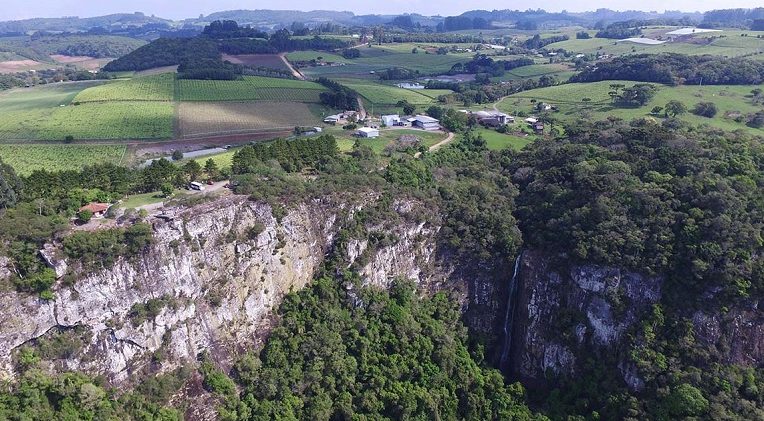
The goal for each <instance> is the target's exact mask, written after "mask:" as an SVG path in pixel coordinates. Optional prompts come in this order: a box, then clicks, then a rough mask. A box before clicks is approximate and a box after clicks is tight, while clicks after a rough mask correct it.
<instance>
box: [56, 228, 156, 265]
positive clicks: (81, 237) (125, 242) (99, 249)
mask: <svg viewBox="0 0 764 421" xmlns="http://www.w3.org/2000/svg"><path fill="white" fill-rule="evenodd" d="M151 241H152V229H151V226H150V225H148V224H143V223H138V224H134V225H131V226H130V227H128V228H113V229H108V230H101V231H95V232H76V233H74V234H72V235H69V236H67V237H66V238H64V241H63V250H64V254H66V256H67V257H69V258H71V259H75V261H76V262H78V263H79V264H81V265H82V266H83V267H85V268H94V267H96V266H97V267H101V268H104V267H109V266H111V265H113V264H114V262H115V261H116V260H117V259H118V258H120V257H133V256H136V255H138V254H140V252H141V251H142V250H144V249H145V248H146V247H147V246H148V245H149V244H151Z"/></svg>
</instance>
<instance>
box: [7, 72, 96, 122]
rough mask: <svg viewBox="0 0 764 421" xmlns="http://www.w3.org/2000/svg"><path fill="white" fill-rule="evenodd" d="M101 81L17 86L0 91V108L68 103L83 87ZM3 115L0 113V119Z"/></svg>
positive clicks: (31, 108) (9, 108) (37, 106)
mask: <svg viewBox="0 0 764 421" xmlns="http://www.w3.org/2000/svg"><path fill="white" fill-rule="evenodd" d="M102 83H103V82H102V81H98V82H96V81H92V82H91V81H88V82H72V83H57V84H50V85H40V86H35V87H34V88H19V89H13V90H10V91H6V92H2V93H0V110H2V111H3V112H4V113H7V112H12V111H25V110H36V109H42V108H53V107H58V106H59V105H68V104H70V103H71V102H72V100H73V99H74V98H75V97H76V96H77V94H79V93H80V91H82V90H83V89H86V88H88V87H92V86H97V85H100V84H102ZM2 119H3V116H2V115H1V114H0V121H2Z"/></svg>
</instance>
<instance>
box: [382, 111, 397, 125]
mask: <svg viewBox="0 0 764 421" xmlns="http://www.w3.org/2000/svg"><path fill="white" fill-rule="evenodd" d="M382 123H383V124H384V125H385V126H387V127H393V126H398V125H400V124H401V116H399V115H398V114H390V115H383V116H382Z"/></svg>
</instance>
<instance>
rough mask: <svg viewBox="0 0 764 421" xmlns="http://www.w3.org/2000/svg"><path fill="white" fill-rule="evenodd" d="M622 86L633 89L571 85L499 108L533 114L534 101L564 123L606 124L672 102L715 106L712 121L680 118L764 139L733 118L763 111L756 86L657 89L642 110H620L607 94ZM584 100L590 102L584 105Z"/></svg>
mask: <svg viewBox="0 0 764 421" xmlns="http://www.w3.org/2000/svg"><path fill="white" fill-rule="evenodd" d="M614 83H621V84H624V85H626V86H631V85H633V84H634V83H635V82H630V81H603V82H594V83H569V84H563V85H557V86H551V87H548V88H541V89H534V90H530V91H525V92H521V93H518V94H515V95H512V96H509V97H507V98H506V99H505V100H504V101H502V102H501V103H499V105H498V106H499V108H500V109H501V110H502V111H504V112H507V113H510V114H517V113H518V112H521V111H522V112H526V113H529V114H532V113H533V106H534V104H535V103H534V102H533V101H534V100H535V101H537V102H538V101H544V102H547V103H550V104H552V105H555V106H557V107H558V108H559V112H557V113H554V114H553V115H554V116H555V117H557V118H559V119H560V120H563V121H576V120H579V119H590V120H604V119H605V118H606V117H607V116H615V117H618V118H623V119H626V120H631V119H634V118H639V117H647V116H650V111H651V110H652V109H653V107H655V106H660V107H663V106H665V105H666V103H667V102H669V101H671V100H678V101H681V102H683V103H684V104H685V105H686V106H687V107H688V108H692V107H693V106H694V105H695V104H697V103H699V102H713V103H715V104H716V106H717V107H718V109H719V112H718V114H717V115H716V116H715V117H713V118H706V117H700V116H696V115H693V114H691V113H689V112H688V113H687V114H684V115H681V116H679V118H680V119H682V120H684V121H687V122H688V123H691V124H694V125H699V124H707V125H709V126H711V127H717V128H720V129H724V130H736V129H743V130H747V131H750V132H752V133H756V134H762V135H764V130H761V129H754V128H750V127H747V126H746V125H745V124H744V123H739V122H737V121H735V120H734V119H733V118H731V117H730V116H731V115H733V114H734V113H742V114H747V113H754V112H757V111H761V109H762V105H761V104H758V105H757V104H754V103H753V102H752V99H751V90H752V89H755V88H757V86H741V85H734V86H731V85H716V86H702V87H701V86H663V85H655V86H657V87H658V92H657V93H656V95H655V97H654V98H653V99H652V100H651V101H650V102H649V103H647V104H646V105H645V106H642V107H635V108H621V107H617V106H615V105H614V104H612V103H611V100H610V96H609V95H608V92H609V91H610V90H611V88H610V85H611V84H614ZM584 98H589V99H590V100H591V101H589V102H584V101H582V100H583V99H584Z"/></svg>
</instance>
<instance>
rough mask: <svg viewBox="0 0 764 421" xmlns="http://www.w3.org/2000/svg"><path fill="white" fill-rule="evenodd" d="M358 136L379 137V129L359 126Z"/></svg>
mask: <svg viewBox="0 0 764 421" xmlns="http://www.w3.org/2000/svg"><path fill="white" fill-rule="evenodd" d="M358 136H359V137H367V138H375V137H379V130H378V129H373V128H371V127H361V128H360V129H358Z"/></svg>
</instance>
